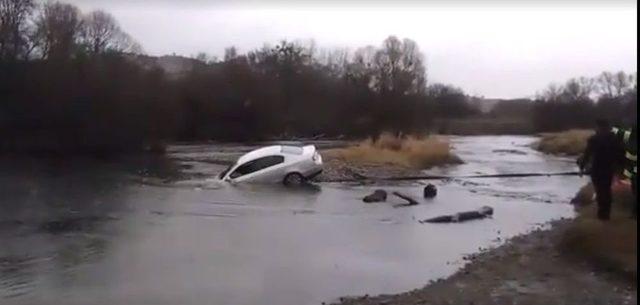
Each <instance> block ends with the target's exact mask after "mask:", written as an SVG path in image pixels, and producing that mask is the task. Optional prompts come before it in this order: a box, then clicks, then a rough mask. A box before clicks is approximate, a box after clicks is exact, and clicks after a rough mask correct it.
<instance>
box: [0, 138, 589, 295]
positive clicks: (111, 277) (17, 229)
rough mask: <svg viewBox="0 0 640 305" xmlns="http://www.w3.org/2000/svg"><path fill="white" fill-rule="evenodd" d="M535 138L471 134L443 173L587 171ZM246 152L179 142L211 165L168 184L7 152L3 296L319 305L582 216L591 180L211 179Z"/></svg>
mask: <svg viewBox="0 0 640 305" xmlns="http://www.w3.org/2000/svg"><path fill="white" fill-rule="evenodd" d="M530 141H532V139H531V138H526V137H491V138H473V137H471V138H456V139H454V145H456V147H457V149H458V153H459V154H460V155H461V157H462V158H463V159H465V160H466V161H467V163H466V164H464V165H460V166H457V167H447V168H440V169H434V170H432V172H438V173H446V174H448V175H458V174H468V173H476V172H479V173H504V172H522V171H534V170H535V171H544V170H549V171H565V170H570V169H572V168H571V167H572V166H573V163H572V162H570V160H563V159H557V158H549V157H545V156H542V155H539V154H537V153H535V152H533V151H532V150H531V149H529V148H528V147H527V146H526V144H527V143H529V142H530ZM514 147H515V148H514ZM246 149H248V148H246V147H242V146H223V147H221V148H220V147H216V148H215V149H212V147H210V146H193V147H192V146H180V147H174V148H172V150H171V154H172V156H178V157H179V159H181V160H182V161H180V160H178V161H180V162H178V165H177V167H178V168H179V167H180V166H181V165H183V163H181V162H189V164H191V167H189V170H190V171H193V172H195V173H199V174H196V175H190V176H189V177H191V178H192V179H191V180H187V181H180V182H170V183H169V184H167V183H166V182H163V183H140V181H142V180H140V179H137V178H134V179H132V177H131V174H130V173H131V170H126V169H123V168H122V167H121V166H113V165H108V166H107V165H104V164H103V163H95V162H85V163H82V164H73V165H68V164H67V165H61V164H54V165H51V164H48V163H47V162H45V163H44V164H43V163H42V162H40V161H29V162H27V161H22V162H16V161H15V160H12V161H7V160H4V161H2V162H4V163H3V166H5V165H6V168H8V169H9V170H7V171H4V172H2V173H0V194H3V195H4V198H3V200H2V202H1V203H0V241H1V245H2V246H1V247H0V303H2V304H57V303H59V304H212V303H213V304H247V305H249V304H302V305H304V304H319V303H320V302H323V301H324V302H326V301H331V300H333V299H335V298H337V297H339V296H344V295H354V294H377V293H393V292H400V291H404V290H408V289H412V288H417V287H420V286H422V285H424V284H425V283H427V282H428V281H429V280H430V279H434V278H438V277H442V276H446V275H449V274H451V273H452V272H454V271H455V270H456V269H457V268H458V267H459V266H460V264H461V263H462V261H461V258H462V256H463V255H464V254H467V253H472V252H476V251H477V250H478V248H479V247H487V246H491V245H496V242H495V241H494V240H496V238H497V237H501V239H504V238H508V237H510V236H513V235H514V234H519V233H523V232H526V231H528V230H530V229H532V228H534V227H535V226H536V225H537V224H540V223H544V222H546V221H548V220H550V219H553V218H558V217H569V216H571V215H572V212H571V208H570V206H569V205H567V204H566V202H568V200H569V198H571V195H573V193H574V192H575V190H576V189H577V188H578V187H579V186H580V184H581V183H582V182H583V180H582V179H581V178H578V177H550V178H546V177H535V178H529V179H525V178H518V179H484V180H479V179H476V180H473V179H466V180H455V179H454V180H451V181H441V182H439V183H438V187H439V191H438V197H436V198H435V199H433V200H422V199H420V201H421V203H422V204H420V205H418V206H413V207H406V208H393V204H396V203H402V200H400V199H397V198H394V197H390V200H389V202H387V203H374V204H365V203H363V202H362V201H361V198H362V197H363V196H364V195H366V194H368V193H370V192H371V191H372V190H373V189H374V188H380V187H383V188H385V189H387V190H388V191H394V190H398V191H401V192H403V193H406V194H410V195H412V196H414V197H416V198H421V197H420V195H421V187H422V184H421V183H415V184H403V185H390V186H379V185H378V186H348V185H340V184H322V185H319V186H316V187H315V188H306V189H299V190H294V191H292V190H290V189H285V188H283V187H280V186H256V185H243V186H238V187H230V186H226V185H219V184H218V185H212V183H211V181H209V180H207V178H209V177H210V175H208V174H207V173H209V172H214V171H215V170H216V169H217V168H219V167H221V166H222V167H223V165H216V164H215V163H207V160H208V159H207V158H210V157H211V155H210V154H208V153H207V151H215V152H216V153H217V152H221V153H224V154H228V155H233V154H236V155H237V152H238V151H244V150H246ZM507 149H517V150H518V151H521V152H524V153H525V154H522V153H510V152H509V151H506V150H507ZM494 150H504V151H500V152H498V153H496V152H493V151H494ZM215 159H217V157H216V158H215ZM185 160H186V161H185ZM154 166H155V165H154ZM182 168H185V167H182ZM135 171H136V172H137V171H138V170H135ZM143 172H145V173H148V172H149V171H143ZM154 175H155V174H145V177H147V176H148V178H149V179H154V178H153V176H154ZM194 177H195V178H194ZM198 177H202V178H201V179H200V180H198V179H197V178H198ZM173 180H174V179H169V180H167V179H165V178H162V181H173ZM483 205H489V206H492V207H493V208H494V209H495V215H494V217H493V219H488V220H483V221H472V222H469V223H463V224H445V225H442V224H440V225H438V224H419V223H418V220H421V219H424V218H429V217H433V216H437V215H440V214H450V213H454V212H458V211H462V210H470V209H476V208H478V207H480V206H483ZM448 263H449V264H448Z"/></svg>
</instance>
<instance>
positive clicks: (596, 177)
mask: <svg viewBox="0 0 640 305" xmlns="http://www.w3.org/2000/svg"><path fill="white" fill-rule="evenodd" d="M612 181H613V174H609V173H602V174H593V175H591V182H593V188H594V189H595V191H596V201H597V202H598V219H600V220H609V218H610V217H611V201H612V198H611V183H612Z"/></svg>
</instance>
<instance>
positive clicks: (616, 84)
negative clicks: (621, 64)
mask: <svg viewBox="0 0 640 305" xmlns="http://www.w3.org/2000/svg"><path fill="white" fill-rule="evenodd" d="M630 80H631V79H630V77H629V75H627V74H626V73H624V71H620V72H618V73H616V74H614V76H613V88H614V89H615V94H616V96H622V95H624V94H625V93H626V92H627V91H628V90H629V89H630V88H631V84H632V82H631V81H630Z"/></svg>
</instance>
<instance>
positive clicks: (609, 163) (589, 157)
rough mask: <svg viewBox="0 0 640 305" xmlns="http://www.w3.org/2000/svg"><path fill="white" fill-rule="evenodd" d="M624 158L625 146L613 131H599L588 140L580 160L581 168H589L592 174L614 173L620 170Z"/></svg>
mask: <svg viewBox="0 0 640 305" xmlns="http://www.w3.org/2000/svg"><path fill="white" fill-rule="evenodd" d="M623 160H624V148H623V146H622V143H621V142H620V140H619V139H618V138H617V137H616V136H615V135H614V134H613V133H611V132H598V133H596V134H595V135H593V136H591V137H590V138H589V140H588V141H587V148H586V149H585V151H584V155H583V156H582V158H581V160H580V162H579V163H580V164H579V165H580V168H582V169H584V168H589V173H590V174H591V175H599V174H602V175H612V174H614V173H615V172H617V171H619V170H620V168H621V166H622V162H623Z"/></svg>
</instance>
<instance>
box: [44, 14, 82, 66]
mask: <svg viewBox="0 0 640 305" xmlns="http://www.w3.org/2000/svg"><path fill="white" fill-rule="evenodd" d="M36 26H37V31H36V37H35V39H36V40H37V46H38V48H39V49H40V52H41V54H42V57H43V58H48V59H67V58H69V57H71V55H72V54H73V53H74V51H76V47H77V46H78V43H79V39H80V34H81V31H82V18H81V16H80V10H78V8H77V7H75V6H73V5H70V4H63V3H60V2H49V3H46V4H45V5H44V8H43V9H42V11H41V13H40V15H39V16H38V18H37V20H36Z"/></svg>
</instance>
